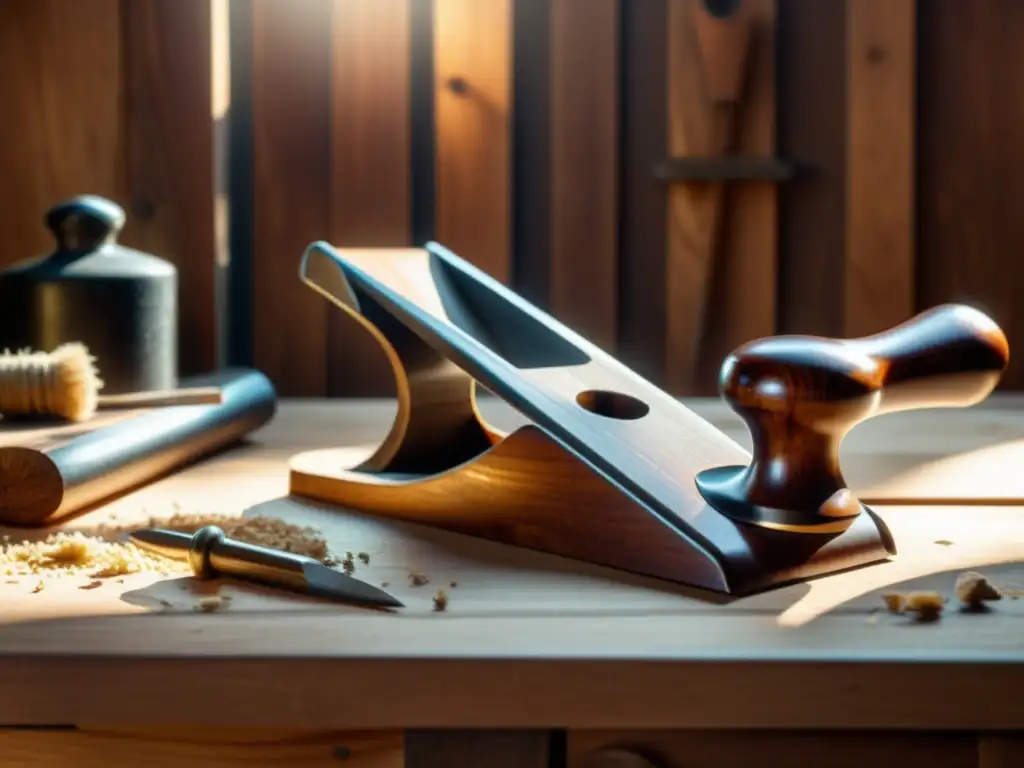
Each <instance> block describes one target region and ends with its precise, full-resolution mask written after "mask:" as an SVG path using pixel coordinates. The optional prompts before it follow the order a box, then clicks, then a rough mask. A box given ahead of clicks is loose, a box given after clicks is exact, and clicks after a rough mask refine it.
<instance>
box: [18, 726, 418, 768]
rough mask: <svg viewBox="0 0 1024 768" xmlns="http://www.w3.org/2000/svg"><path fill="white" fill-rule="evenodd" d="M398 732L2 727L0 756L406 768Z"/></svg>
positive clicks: (27, 762)
mask: <svg viewBox="0 0 1024 768" xmlns="http://www.w3.org/2000/svg"><path fill="white" fill-rule="evenodd" d="M403 753H404V749H403V742H402V734H401V733H368V734H367V733H359V732H355V733H347V732H344V731H335V732H329V731H300V730H296V731H290V730H281V729H274V728H268V729H260V730H258V731H254V730H247V729H245V728H217V729H202V728H162V729H161V728H151V729H143V728H134V729H132V728H89V727H84V728H66V729H48V730H17V729H0V755H2V756H3V758H4V760H5V761H10V762H9V764H11V765H17V766H24V768H58V767H59V766H66V765H74V766H81V768H106V766H110V765H115V766H121V765H125V766H127V765H137V766H143V767H144V768H176V766H180V765H182V764H184V763H187V764H189V765H194V766H209V767H210V768H212V767H213V766H229V765H240V764H245V765H266V766H269V765H293V766H302V767H303V768H318V767H320V766H322V767H323V768H335V766H337V765H338V764H339V763H341V764H344V765H345V766H346V768H406V764H405V761H404V759H403Z"/></svg>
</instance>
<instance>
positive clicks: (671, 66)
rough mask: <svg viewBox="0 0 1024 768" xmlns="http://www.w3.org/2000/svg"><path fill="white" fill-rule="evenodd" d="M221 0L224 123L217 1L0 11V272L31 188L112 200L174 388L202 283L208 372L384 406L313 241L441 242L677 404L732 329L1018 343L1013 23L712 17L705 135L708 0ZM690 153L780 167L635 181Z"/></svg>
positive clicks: (960, 12) (127, 0)
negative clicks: (317, 264)
mask: <svg viewBox="0 0 1024 768" xmlns="http://www.w3.org/2000/svg"><path fill="white" fill-rule="evenodd" d="M230 4H231V13H232V23H231V35H232V39H231V52H232V54H231V55H232V61H231V68H230V81H231V85H230V88H231V93H230V109H229V108H228V106H229V102H228V98H227V96H226V95H225V94H223V93H219V92H218V91H219V90H225V89H226V85H225V83H226V81H227V79H228V75H227V70H226V67H224V66H223V64H224V61H223V59H224V56H226V52H225V51H224V48H225V46H224V41H223V37H224V35H223V29H224V28H225V27H226V25H225V24H224V23H223V22H224V20H223V18H222V17H223V16H224V14H225V13H226V8H227V0H189V2H187V3H186V2H180V1H179V0H90V3H88V4H85V3H80V2H75V0H4V3H3V4H2V6H0V74H2V75H3V76H2V77H0V103H3V104H4V105H5V107H6V112H5V119H4V120H3V121H0V168H2V173H0V204H2V205H3V210H4V211H5V215H6V217H7V232H6V235H7V239H6V242H5V246H4V254H3V255H0V265H2V264H6V263H9V262H11V261H13V260H15V259H17V258H21V257H23V256H25V255H28V254H32V253H36V252H40V251H43V250H46V249H47V247H48V236H47V234H46V233H45V232H44V231H43V229H42V227H41V224H40V219H41V216H42V213H43V211H44V209H45V208H46V207H47V206H48V205H49V204H51V203H52V202H54V201H55V200H57V199H59V198H60V197H63V196H65V195H68V194H72V193H76V192H83V191H88V192H94V193H99V194H103V195H107V196H110V197H112V198H113V199H115V200H117V201H118V202H120V203H122V204H123V205H124V206H125V207H126V209H127V210H128V212H129V216H130V223H129V225H128V227H127V228H126V231H125V233H124V236H123V241H124V242H125V243H127V244H129V245H135V246H137V247H140V248H143V249H146V250H151V251H154V252H157V253H160V254H161V255H164V256H166V257H168V258H171V259H172V260H174V261H175V263H177V264H178V266H179V269H180V270H181V275H182V291H183V297H185V299H184V301H183V321H182V329H181V341H182V345H181V346H182V365H183V369H184V370H185V371H188V372H191V371H198V370H203V369H207V368H209V367H212V366H213V365H215V364H216V363H217V361H218V360H220V359H221V358H222V357H223V353H224V350H222V349H221V348H220V344H219V342H218V335H217V326H218V314H217V307H218V306H219V302H220V299H221V297H220V295H219V290H220V289H219V287H218V286H219V280H220V279H221V277H222V275H221V274H220V273H222V272H224V273H227V274H228V276H229V278H230V280H229V282H230V285H231V290H232V295H231V297H230V302H229V304H228V310H227V316H226V317H224V312H222V313H221V316H220V318H219V319H220V321H222V324H227V325H228V326H230V328H231V330H232V345H231V346H232V350H231V351H232V354H231V360H232V361H233V362H236V363H250V364H254V365H257V366H259V367H260V368H262V369H264V370H265V371H267V372H268V373H269V374H270V375H271V376H272V378H273V379H274V380H275V382H276V383H277V384H278V386H279V388H280V391H281V393H282V394H284V395H291V396H311V397H312V396H324V395H366V394H374V393H381V394H387V393H389V392H390V391H391V388H392V386H393V382H392V380H391V375H390V372H389V371H388V370H387V366H386V363H385V361H384V359H383V355H382V354H380V351H379V350H378V349H377V348H376V347H375V346H374V344H373V342H372V340H370V339H369V338H368V336H367V334H366V332H365V331H363V330H362V329H361V328H359V327H358V326H357V325H356V324H354V323H352V322H351V321H349V320H348V319H347V318H345V317H343V316H342V315H341V314H340V313H339V312H337V311H336V310H332V309H331V308H330V307H329V306H328V305H327V303H326V302H324V301H322V300H321V299H319V298H318V297H317V296H315V295H314V294H312V293H311V292H309V290H308V289H306V288H304V287H303V286H302V285H301V284H300V283H299V281H298V279H297V276H296V269H297V264H298V259H299V256H300V254H301V252H302V250H303V249H304V247H305V246H306V245H307V244H308V243H309V242H311V241H313V240H317V239H327V240H330V241H332V242H334V243H336V244H339V245H342V246H345V245H349V246H407V245H414V244H418V243H422V242H423V241H424V240H425V239H427V238H436V239H438V240H441V241H442V242H445V243H446V244H447V245H449V246H450V247H452V248H454V249H455V250H456V251H457V252H459V253H460V254H461V255H463V256H464V257H466V258H468V259H470V260H471V261H474V262H475V263H476V264H478V265H479V266H481V267H482V268H483V269H485V270H487V271H488V272H490V273H491V274H493V275H495V276H496V277H498V278H499V279H501V280H504V281H506V282H509V283H510V284H512V285H513V286H514V287H516V288H517V289H518V290H520V291H521V292H523V293H524V294H525V295H527V296H528V297H529V298H530V299H531V300H533V301H535V302H536V303H538V304H539V305H541V306H543V307H544V308H546V309H548V310H549V311H551V312H552V313H553V314H555V315H556V316H557V317H559V318H561V319H563V320H565V321H566V322H568V323H569V324H570V325H572V326H573V327H575V328H577V329H578V330H580V331H581V332H582V333H583V334H584V335H586V336H588V337H590V338H591V339H592V340H594V341H595V342H596V343H598V344H599V345H601V346H604V347H605V348H607V349H609V350H611V351H613V352H615V353H617V354H618V355H619V356H621V357H622V358H623V359H624V360H625V361H626V362H627V363H629V364H631V365H633V366H635V367H636V368H637V369H638V370H639V371H640V372H641V373H643V374H645V375H647V376H649V377H650V378H652V379H653V380H655V381H657V382H659V383H662V384H664V385H666V386H667V387H668V388H670V389H671V390H672V391H673V392H675V393H678V394H710V393H712V392H714V390H715V379H716V374H717V368H718V365H719V363H720V361H721V359H722V357H723V356H724V355H725V354H727V352H728V351H729V350H730V349H731V348H733V347H734V346H736V345H737V344H739V343H741V342H743V341H746V340H748V339H750V338H753V337H756V336H761V335H765V334H770V333H775V332H798V333H821V334H825V335H832V336H850V335H859V334H864V333H871V332H874V331H876V330H879V329H881V328H884V327H887V326H890V325H892V324H894V323H896V322H899V321H901V320H903V319H905V318H907V317H908V316H909V315H910V314H912V313H913V312H915V311H917V310H920V309H923V308H926V307H928V306H932V305H934V304H937V303H941V302H944V301H967V302H970V303H974V304H978V305H980V306H982V307H983V308H985V309H987V310H988V311H990V312H991V313H992V314H993V315H994V316H995V317H996V319H997V321H999V322H1000V323H1001V324H1002V325H1003V326H1004V328H1006V330H1007V331H1008V332H1009V334H1010V336H1011V342H1013V341H1014V340H1015V338H1017V337H1024V313H1022V312H1019V311H1015V306H1016V304H1017V302H1016V301H1015V298H1016V293H1017V292H1018V290H1017V289H1018V287H1019V286H1021V285H1022V284H1024V274H1021V273H1022V272H1024V267H1021V266H1020V260H1019V259H1017V258H1016V252H1017V250H1018V249H1019V248H1020V247H1021V246H1022V245H1024V244H1022V243H1020V242H1018V241H1020V240H1021V239H1022V238H1024V235H1022V234H1021V231H1022V230H1021V228H1020V227H1019V226H1018V225H1017V219H1018V218H1019V217H1018V216H1017V215H1016V208H1015V201H1016V197H1017V195H1016V185H1017V179H1018V176H1019V175H1020V174H1019V173H1018V171H1021V170H1024V169H1022V168H1019V167H1018V166H1021V165H1022V164H1024V159H1022V158H1024V146H1021V142H1022V141H1024V107H1022V106H1021V104H1020V103H1019V101H1020V100H1016V99H1014V98H1013V94H1014V93H1015V92H1016V90H1017V89H1018V87H1019V86H1018V82H1017V80H1018V78H1019V77H1020V76H1019V75H1018V74H1017V73H1018V72H1020V71H1024V70H1022V69H1021V67H1018V66H1017V64H1018V63H1020V62H1018V59H1019V58H1020V57H1021V56H1024V54H1022V53H1021V49H1020V46H1019V45H1017V44H1016V41H1017V39H1018V38H1019V36H1020V35H1021V34H1024V9H1022V6H1021V4H1020V3H1015V2H1013V1H1012V0H976V1H972V2H970V3H965V2H959V0H932V2H929V3H927V4H925V3H920V2H915V0H839V1H838V2H830V3H823V2H822V3H819V2H809V1H808V0H744V2H742V3H741V4H740V5H741V6H742V7H743V9H744V10H743V12H744V13H745V14H746V16H747V18H748V21H749V22H750V24H751V27H750V29H751V36H750V40H751V46H750V49H749V54H748V60H747V61H746V66H745V68H744V70H743V78H742V90H741V98H740V99H739V101H738V103H737V104H735V105H733V106H731V107H727V109H725V110H724V111H725V112H726V113H728V115H727V117H726V122H731V123H732V129H733V130H732V131H731V132H729V131H724V132H722V131H719V132H718V133H716V132H715V130H716V125H719V124H720V123H721V121H722V114H721V113H722V112H723V109H722V108H721V107H722V106H723V103H724V102H722V100H721V99H718V100H717V101H716V99H715V98H714V95H715V88H717V87H718V86H716V85H714V83H713V82H712V79H713V78H714V77H716V75H715V72H718V71H719V70H717V69H716V67H717V66H718V65H716V64H714V62H713V61H711V60H709V59H708V52H707V50H706V49H707V39H706V38H707V35H708V34H709V31H708V30H709V27H707V25H706V19H705V20H704V22H701V19H702V18H704V17H702V16H701V15H700V14H701V12H702V10H705V11H706V10H708V9H711V10H712V11H714V10H715V9H716V8H717V9H718V11H721V10H722V9H723V8H727V7H728V6H731V5H734V3H732V2H725V1H724V0H722V1H721V2H712V0H644V2H642V3H641V2H624V0H487V2H477V0H293V1H292V2H289V3H282V2H279V0H230ZM86 5H88V8H86ZM218 19H220V21H218ZM702 23H704V24H705V26H703V27H702V26H701V24H702ZM218 30H220V31H218ZM217 40H220V41H221V42H220V44H216V41H217ZM950 51H955V52H956V53H955V55H951V54H950ZM218 65H220V66H219V67H218ZM719 75H720V72H719ZM214 83H220V85H218V86H217V88H215V87H214ZM726 101H728V100H726ZM228 124H230V142H226V141H225V136H226V135H228V134H227V125H228ZM722 153H733V154H742V155H748V156H749V155H754V156H758V157H762V158H764V157H778V158H781V159H782V160H784V161H786V162H787V163H788V164H790V165H791V166H792V167H793V168H794V169H795V175H794V177H793V178H792V179H791V180H789V181H785V182H782V183H779V184H776V183H772V182H750V181H738V182H737V181H733V182H728V183H725V184H721V183H708V182H706V181H679V180H673V181H668V182H667V181H664V180H659V179H658V178H656V177H655V173H654V167H655V165H656V164H658V163H660V162H662V161H664V160H666V159H667V158H670V157H679V156H693V155H700V156H711V155H715V154H722ZM228 159H230V160H231V178H232V183H231V197H230V216H231V220H232V231H233V235H232V238H231V249H230V259H229V258H228V255H229V254H228V253H227V248H226V246H225V242H224V241H225V235H224V227H225V220H226V216H227V214H228V202H229V201H228V200H227V199H226V195H225V194H224V190H225V182H224V176H225V168H226V165H225V164H226V162H227V160H228ZM1004 386H1006V387H1010V388H1019V387H1021V386H1024V364H1021V363H1020V362H1018V358H1017V357H1016V356H1015V357H1014V360H1013V363H1012V364H1011V370H1010V371H1009V372H1008V374H1007V376H1006V377H1005V379H1004Z"/></svg>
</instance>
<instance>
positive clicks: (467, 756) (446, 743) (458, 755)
mask: <svg viewBox="0 0 1024 768" xmlns="http://www.w3.org/2000/svg"><path fill="white" fill-rule="evenodd" d="M550 739H551V737H550V734H549V733H548V732H547V731H543V730H504V731H496V730H476V731H468V730H455V729H452V730H438V731H406V734H405V766H406V768H463V766H465V767H466V768H470V766H473V767H474V768H475V767H476V766H479V767H480V768H484V766H486V768H548V766H549V765H551V762H550V761H549V754H548V753H549V742H550Z"/></svg>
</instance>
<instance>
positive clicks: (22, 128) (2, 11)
mask: <svg viewBox="0 0 1024 768" xmlns="http://www.w3.org/2000/svg"><path fill="white" fill-rule="evenodd" d="M119 11H120V2H119V0H90V2H88V3H83V2H78V3H75V2H67V0H3V2H2V3H0V104H2V105H3V118H2V119H0V209H2V210H3V216H4V237H3V246H2V252H0V266H2V265H6V264H9V263H11V262H14V261H18V260H20V259H23V258H26V257H28V256H33V255H41V254H43V253H49V252H50V251H52V250H53V247H54V243H53V241H52V238H51V237H50V235H49V234H48V233H47V232H46V230H45V229H44V227H43V215H44V213H45V211H46V209H47V208H48V207H49V206H50V205H52V204H53V203H55V202H57V201H58V200H59V199H61V198H63V197H67V196H69V195H75V194H80V193H92V194H98V195H103V196H105V197H109V198H112V199H114V200H117V201H118V202H122V203H123V202H124V194H123V192H124V152H123V141H124V136H123V129H122V126H123V102H122V98H121V73H122V68H121V63H122V62H121V55H122V52H121V30H120V13H119Z"/></svg>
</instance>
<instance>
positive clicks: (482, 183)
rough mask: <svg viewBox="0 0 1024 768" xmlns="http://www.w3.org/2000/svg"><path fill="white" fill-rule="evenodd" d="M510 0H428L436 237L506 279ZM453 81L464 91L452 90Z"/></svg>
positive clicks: (510, 93)
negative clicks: (431, 17)
mask: <svg viewBox="0 0 1024 768" xmlns="http://www.w3.org/2000/svg"><path fill="white" fill-rule="evenodd" d="M511 39H512V7H511V0H486V2H481V1H480V0H434V70H435V83H434V89H435V90H434V94H435V95H434V99H435V102H434V104H435V123H436V131H437V136H436V141H437V165H436V196H437V202H436V206H437V207H436V211H437V230H436V237H437V239H438V240H439V241H440V242H442V243H443V244H444V245H446V246H448V247H450V248H451V249H452V250H454V251H455V252H456V253H457V254H459V255H460V256H462V257H463V258H465V259H467V260H468V261H471V262H473V263H474V264H475V265H476V266H477V267H479V268H480V269H482V270H484V271H485V272H487V273H488V274H490V275H491V276H492V277H494V278H495V279H498V280H501V281H503V282H508V280H509V278H510V275H511V269H510V263H509V252H510V235H511V230H510V221H511V216H510V214H511V212H510V199H511V198H510V188H509V183H510V179H511V174H510V162H511V152H510V144H509V141H510V125H509V105H510V104H511V96H512V79H511V73H512V57H511ZM453 79H454V81H455V82H457V83H462V84H465V88H458V87H456V88H452V87H450V84H451V83H452V82H453Z"/></svg>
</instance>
